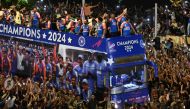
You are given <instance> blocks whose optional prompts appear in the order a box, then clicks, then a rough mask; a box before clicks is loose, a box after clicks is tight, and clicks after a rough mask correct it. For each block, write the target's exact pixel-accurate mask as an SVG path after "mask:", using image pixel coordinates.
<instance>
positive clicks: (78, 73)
mask: <svg viewBox="0 0 190 109" xmlns="http://www.w3.org/2000/svg"><path fill="white" fill-rule="evenodd" d="M73 71H74V72H75V74H77V76H78V81H82V80H81V79H82V78H81V77H82V73H83V72H82V71H83V68H82V67H81V66H80V65H76V66H75V67H74V68H73Z"/></svg>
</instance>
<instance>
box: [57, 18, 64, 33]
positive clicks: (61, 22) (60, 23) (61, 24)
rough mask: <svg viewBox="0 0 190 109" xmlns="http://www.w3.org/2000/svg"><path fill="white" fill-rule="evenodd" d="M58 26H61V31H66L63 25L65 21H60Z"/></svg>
mask: <svg viewBox="0 0 190 109" xmlns="http://www.w3.org/2000/svg"><path fill="white" fill-rule="evenodd" d="M58 24H59V29H60V30H61V31H64V30H65V25H64V24H63V21H62V20H59V21H58Z"/></svg>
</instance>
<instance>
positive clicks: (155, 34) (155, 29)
mask: <svg viewBox="0 0 190 109" xmlns="http://www.w3.org/2000/svg"><path fill="white" fill-rule="evenodd" d="M157 9H158V6H157V3H155V19H154V20H155V22H154V23H155V25H154V26H155V28H154V32H155V33H154V37H157V20H158V19H157V17H158V16H157V14H158V13H157Z"/></svg>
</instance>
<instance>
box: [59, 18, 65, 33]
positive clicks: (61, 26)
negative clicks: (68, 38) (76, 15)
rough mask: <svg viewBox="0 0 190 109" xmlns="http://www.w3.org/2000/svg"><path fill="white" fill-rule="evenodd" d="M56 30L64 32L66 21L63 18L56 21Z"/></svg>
mask: <svg viewBox="0 0 190 109" xmlns="http://www.w3.org/2000/svg"><path fill="white" fill-rule="evenodd" d="M57 29H58V30H59V32H65V29H66V21H65V19H64V18H58V20H57Z"/></svg>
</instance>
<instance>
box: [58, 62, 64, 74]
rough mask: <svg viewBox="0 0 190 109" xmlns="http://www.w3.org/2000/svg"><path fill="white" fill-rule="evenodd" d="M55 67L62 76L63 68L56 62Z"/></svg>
mask: <svg viewBox="0 0 190 109" xmlns="http://www.w3.org/2000/svg"><path fill="white" fill-rule="evenodd" d="M57 67H58V69H59V75H60V76H63V68H61V67H60V63H58V64H57Z"/></svg>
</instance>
